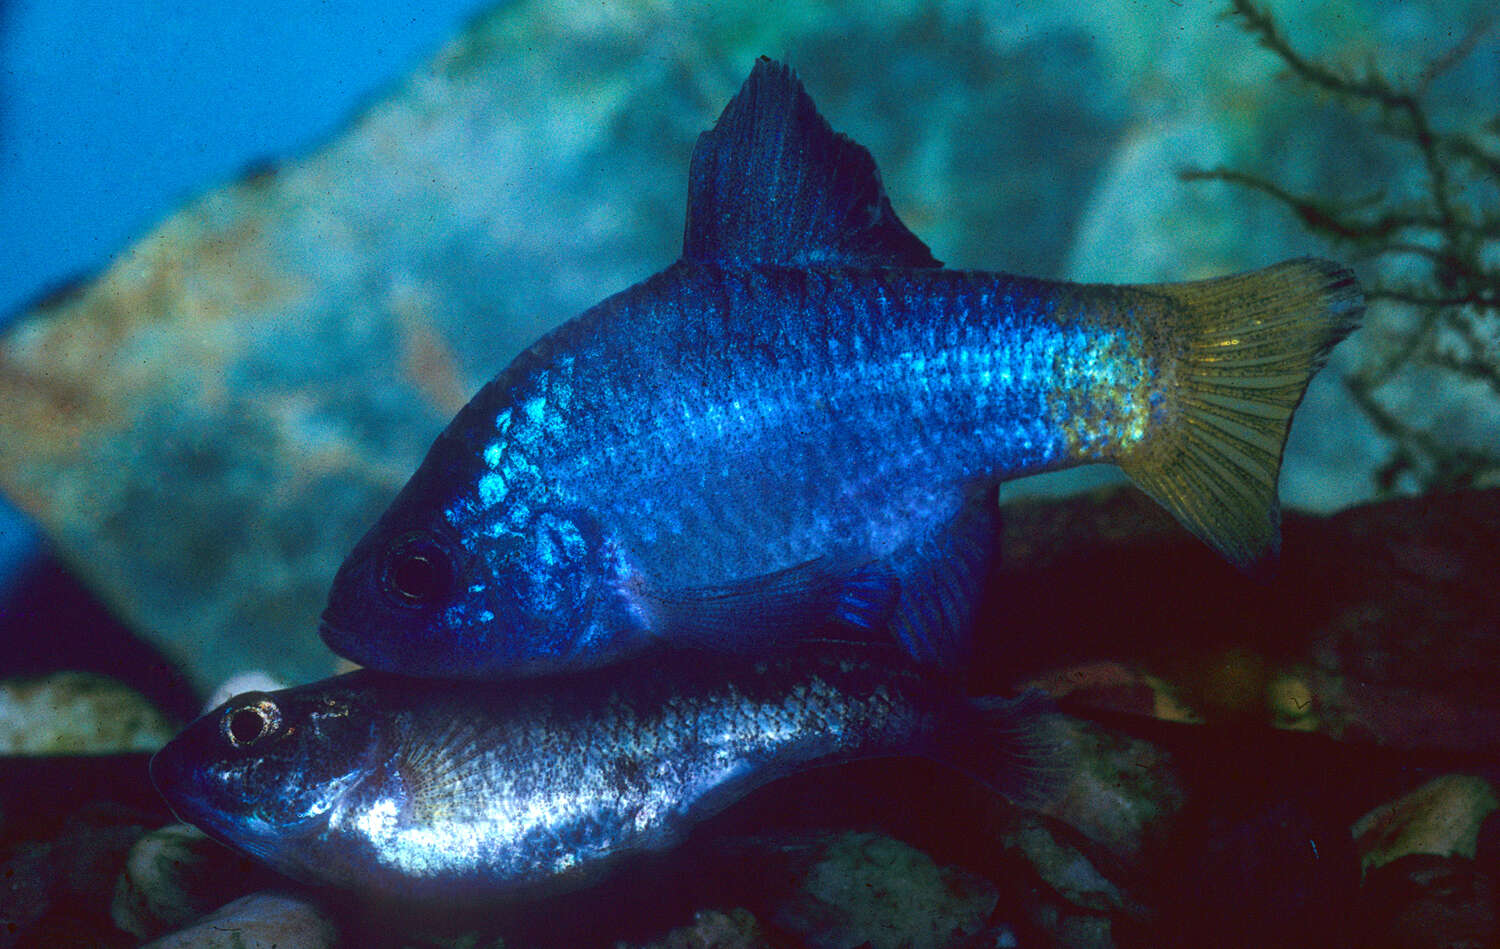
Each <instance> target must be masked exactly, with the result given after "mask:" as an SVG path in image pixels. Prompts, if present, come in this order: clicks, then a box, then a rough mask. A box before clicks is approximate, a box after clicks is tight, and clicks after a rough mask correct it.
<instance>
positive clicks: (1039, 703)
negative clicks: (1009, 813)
mask: <svg viewBox="0 0 1500 949" xmlns="http://www.w3.org/2000/svg"><path fill="white" fill-rule="evenodd" d="M969 705H970V707H971V708H972V709H973V710H974V712H975V716H974V718H973V720H971V721H970V722H969V723H968V724H967V725H963V724H960V725H959V726H958V727H955V728H953V729H951V730H950V731H949V732H948V733H946V734H945V735H944V736H943V737H942V738H941V739H940V744H939V756H940V757H941V758H943V759H944V760H946V761H947V762H949V763H950V764H952V765H954V766H955V767H957V768H959V769H960V770H963V771H966V772H968V773H969V774H971V775H973V776H974V777H975V778H977V779H979V780H980V781H982V782H984V783H985V784H986V785H988V786H989V787H991V788H993V789H995V790H996V791H998V792H999V793H1001V794H1003V795H1005V797H1006V798H1008V799H1009V800H1010V801H1011V802H1013V803H1015V804H1018V805H1020V806H1022V807H1029V808H1040V807H1043V806H1045V805H1047V804H1049V803H1051V802H1052V801H1054V800H1055V799H1056V798H1057V797H1058V795H1059V794H1060V793H1061V792H1062V790H1063V788H1064V787H1065V786H1066V785H1067V782H1068V780H1069V778H1070V777H1071V776H1072V773H1073V764H1074V762H1073V756H1072V754H1071V753H1070V749H1069V747H1068V744H1067V741H1066V739H1065V732H1064V730H1063V728H1062V727H1061V725H1062V720H1061V717H1060V715H1059V714H1058V712H1057V706H1056V705H1054V704H1053V702H1052V700H1051V698H1049V697H1048V696H1047V695H1046V694H1045V693H1043V692H1040V691H1037V690H1035V689H1032V690H1029V691H1027V692H1024V693H1022V694H1021V695H1019V696H1017V697H1016V698H1013V699H1001V698H980V699H971V700H969Z"/></svg>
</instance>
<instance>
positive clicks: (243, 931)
mask: <svg viewBox="0 0 1500 949" xmlns="http://www.w3.org/2000/svg"><path fill="white" fill-rule="evenodd" d="M337 944H338V932H337V930H336V929H335V928H334V925H333V922H332V921H331V920H330V919H329V918H328V916H327V915H326V914H324V913H323V911H322V910H319V909H318V908H317V907H315V906H313V905H312V904H311V903H309V902H307V901H306V900H303V899H299V898H297V897H295V896H292V895H290V894H287V893H279V892H276V891H273V890H266V891H262V892H260V893H252V894H250V895H249V896H243V897H240V898H239V899H237V900H235V901H234V902H233V903H230V904H228V905H227V906H224V907H222V908H220V909H219V910H217V911H215V912H213V913H210V914H208V915H207V916H204V917H203V918H201V919H199V920H198V921H197V922H196V923H194V924H192V925H191V926H188V927H187V928H185V929H180V930H178V931H177V932H174V933H172V934H170V935H167V936H163V937H162V938H160V939H158V940H156V941H155V942H151V943H147V944H146V947H145V949H333V947H334V946H335V945H337Z"/></svg>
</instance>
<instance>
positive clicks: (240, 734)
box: [219, 695, 281, 748]
mask: <svg viewBox="0 0 1500 949" xmlns="http://www.w3.org/2000/svg"><path fill="white" fill-rule="evenodd" d="M280 729H281V709H280V708H278V707H277V706H276V703H275V702H274V701H272V699H271V698H270V696H265V695H262V696H258V697H257V696H246V697H245V699H244V700H243V701H241V702H238V703H236V704H234V705H232V706H230V707H229V708H227V709H225V710H224V717H223V719H221V720H220V722H219V730H220V731H221V732H223V733H224V739H225V740H226V741H228V742H229V745H230V747H231V748H248V747H250V746H251V745H253V744H255V743H256V742H258V741H260V740H261V739H263V738H268V737H270V736H271V735H274V734H276V732H278V731H280Z"/></svg>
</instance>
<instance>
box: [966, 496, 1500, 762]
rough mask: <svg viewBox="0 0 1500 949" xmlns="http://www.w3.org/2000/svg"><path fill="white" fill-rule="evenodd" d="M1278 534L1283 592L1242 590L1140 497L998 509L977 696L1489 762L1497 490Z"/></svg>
mask: <svg viewBox="0 0 1500 949" xmlns="http://www.w3.org/2000/svg"><path fill="white" fill-rule="evenodd" d="M1282 529H1283V535H1284V542H1283V548H1282V553H1281V558H1280V562H1279V564H1278V565H1277V566H1276V569H1275V571H1274V575H1271V576H1268V577H1257V578H1251V577H1247V576H1244V575H1242V574H1239V573H1237V572H1236V571H1234V570H1232V569H1231V568H1229V567H1228V566H1227V565H1225V564H1222V563H1219V562H1216V561H1215V559H1214V558H1213V556H1212V555H1211V554H1210V553H1208V552H1207V551H1200V550H1198V549H1196V548H1195V547H1194V545H1193V542H1192V541H1191V539H1190V538H1189V537H1188V536H1187V535H1186V533H1185V532H1182V531H1180V530H1179V529H1177V528H1176V527H1175V525H1173V524H1171V523H1170V521H1169V520H1168V519H1167V518H1166V516H1165V515H1164V514H1162V513H1161V512H1159V511H1157V510H1154V509H1153V505H1152V503H1151V502H1150V501H1149V500H1147V499H1146V498H1144V497H1143V496H1141V495H1139V494H1137V493H1135V492H1133V491H1128V490H1120V489H1113V490H1106V491H1101V492H1096V493H1094V494H1092V495H1089V496H1086V497H1080V498H1073V499H1069V500H1065V501H1029V502H1016V503H1013V504H1011V505H1009V506H1007V507H1006V508H1005V509H1004V523H1003V531H1002V537H1001V556H1000V560H1001V563H1000V565H999V567H998V569H997V570H996V572H995V573H994V574H993V575H992V577H991V580H990V583H989V586H988V588H987V590H986V594H985V595H986V597H987V598H988V601H989V602H988V604H987V605H986V606H985V607H983V608H982V609H981V612H980V619H979V632H978V634H977V637H976V649H977V653H978V655H977V657H976V662H975V669H976V678H977V680H978V681H977V683H976V684H974V685H973V686H972V687H974V688H976V689H978V690H979V691H999V690H1003V689H1004V688H1006V686H1007V684H1008V682H1009V681H1011V680H1010V679H1009V678H1008V676H1010V675H1014V674H1015V672H1016V671H1017V670H1021V671H1022V672H1023V674H1024V673H1025V672H1027V671H1029V672H1031V673H1032V676H1033V681H1035V682H1037V683H1038V684H1040V685H1042V686H1044V687H1045V688H1047V689H1048V690H1049V691H1053V690H1055V693H1054V694H1059V695H1067V694H1069V693H1071V692H1073V691H1075V690H1076V691H1078V692H1079V698H1080V699H1081V700H1082V701H1080V704H1079V706H1078V707H1079V708H1093V709H1096V710H1098V709H1103V710H1107V711H1119V710H1121V709H1128V710H1133V711H1137V712H1145V711H1147V710H1148V709H1149V710H1150V712H1151V714H1153V715H1158V716H1159V717H1162V718H1166V719H1170V720H1177V721H1182V720H1192V719H1193V718H1196V717H1201V718H1204V719H1206V720H1207V721H1210V722H1234V723H1237V724H1275V725H1279V726H1281V727H1285V728H1290V729H1295V730H1298V731H1307V732H1316V733H1318V734H1321V735H1327V736H1329V737H1333V738H1338V739H1351V740H1359V741H1366V742H1373V743H1376V744H1380V745H1384V746H1388V747H1390V748H1398V749H1434V750H1445V751H1449V752H1452V753H1455V754H1459V753H1462V754H1476V753H1477V754H1496V753H1500V693H1497V692H1496V690H1495V689H1494V682H1495V681H1496V679H1497V678H1500V610H1497V609H1496V598H1495V592H1494V580H1493V578H1494V577H1496V576H1500V490H1493V489H1492V490H1486V491H1468V492H1455V493H1452V494H1445V495H1433V496H1430V497H1425V498H1414V499H1403V500H1397V501H1388V502H1383V503H1378V504H1369V505H1365V506H1362V507H1357V508H1352V509H1350V510H1347V511H1343V512H1341V513H1339V514H1337V515H1334V516H1332V517H1327V518H1321V517H1311V516H1308V515H1302V514H1296V513H1290V512H1289V513H1287V514H1286V515H1285V516H1284V518H1283V527H1282ZM1062 591H1066V592H1065V593H1063V592H1062ZM987 630H995V631H996V632H994V633H992V634H987V632H986V631H987ZM1002 630H1003V634H1002V633H1001V632H999V631H1002ZM1060 631H1064V632H1060ZM1102 656H1108V657H1111V659H1112V662H1113V663H1114V666H1113V667H1111V666H1109V665H1107V664H1100V663H1099V657H1102ZM1060 670H1061V671H1060ZM1105 671H1107V672H1108V673H1109V675H1108V676H1107V677H1101V676H1103V672H1105ZM1075 672H1076V673H1077V674H1078V676H1077V681H1074V675H1073V673H1075ZM1002 674H1004V675H1006V676H1007V678H997V676H998V675H1002ZM1090 685H1092V686H1094V688H1092V690H1091V689H1089V688H1083V686H1090ZM1105 685H1108V688H1104V687H1102V686H1105Z"/></svg>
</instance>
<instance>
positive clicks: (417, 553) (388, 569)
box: [380, 533, 454, 606]
mask: <svg viewBox="0 0 1500 949" xmlns="http://www.w3.org/2000/svg"><path fill="white" fill-rule="evenodd" d="M453 577H454V571H453V561H452V560H451V559H449V557H448V554H447V552H446V551H445V550H443V548H442V547H440V546H438V544H437V542H436V541H435V540H433V539H432V537H430V536H429V535H427V534H421V533H417V534H407V535H405V536H404V537H401V538H400V539H399V540H397V541H396V542H395V543H394V544H392V545H391V546H390V547H389V548H388V549H387V551H386V558H385V567H384V569H383V570H382V571H381V578H380V579H381V586H382V587H383V588H384V590H385V592H386V593H387V595H389V596H390V597H391V599H393V600H394V601H395V602H396V603H397V604H399V605H401V606H426V605H427V604H429V603H432V602H434V601H436V600H438V599H441V598H442V597H443V596H445V595H446V594H447V593H448V591H449V590H450V589H451V588H452V586H453Z"/></svg>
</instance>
